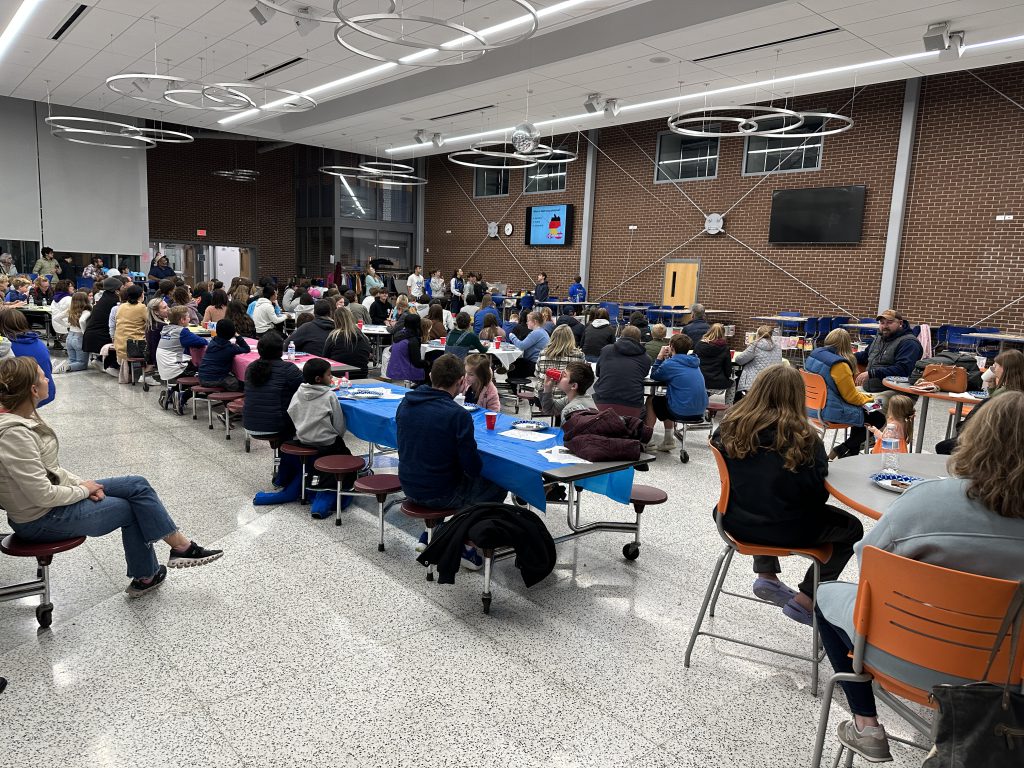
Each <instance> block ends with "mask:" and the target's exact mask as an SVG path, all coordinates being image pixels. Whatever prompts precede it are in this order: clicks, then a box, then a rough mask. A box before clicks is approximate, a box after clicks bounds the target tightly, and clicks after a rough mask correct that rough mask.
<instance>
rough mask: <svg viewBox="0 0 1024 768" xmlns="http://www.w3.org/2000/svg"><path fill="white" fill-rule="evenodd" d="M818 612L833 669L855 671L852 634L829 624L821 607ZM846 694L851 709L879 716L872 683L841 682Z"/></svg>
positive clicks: (866, 715)
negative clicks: (851, 656) (852, 656)
mask: <svg viewBox="0 0 1024 768" xmlns="http://www.w3.org/2000/svg"><path fill="white" fill-rule="evenodd" d="M815 610H816V611H817V613H818V633H819V635H820V637H821V645H822V647H823V648H824V649H825V654H826V655H827V656H828V660H829V661H830V662H832V669H834V670H835V671H836V672H853V660H852V659H851V658H850V655H849V654H850V651H852V650H853V641H852V640H850V636H849V635H847V634H846V632H845V631H843V630H842V629H840V628H839V627H837V626H835V625H833V624H829V622H828V619H826V618H825V616H824V614H823V613H822V612H821V609H817V608H816V609H815ZM839 685H840V686H842V689H843V692H844V693H845V694H846V701H847V703H848V704H849V705H850V711H851V712H853V714H855V715H860V716H861V717H877V716H878V710H876V709H875V694H874V691H873V690H872V688H871V683H847V682H842V683H839Z"/></svg>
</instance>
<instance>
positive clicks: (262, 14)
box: [249, 3, 277, 27]
mask: <svg viewBox="0 0 1024 768" xmlns="http://www.w3.org/2000/svg"><path fill="white" fill-rule="evenodd" d="M249 13H250V14H252V17H253V18H254V19H256V23H257V24H259V25H260V26H261V27H262V26H263V25H264V24H266V23H267V22H268V21H270V20H271V19H272V18H273V16H274V14H275V13H277V11H275V10H274V9H273V8H270V7H268V6H266V5H261V4H260V3H256V5H254V6H253V7H252V8H250V9H249Z"/></svg>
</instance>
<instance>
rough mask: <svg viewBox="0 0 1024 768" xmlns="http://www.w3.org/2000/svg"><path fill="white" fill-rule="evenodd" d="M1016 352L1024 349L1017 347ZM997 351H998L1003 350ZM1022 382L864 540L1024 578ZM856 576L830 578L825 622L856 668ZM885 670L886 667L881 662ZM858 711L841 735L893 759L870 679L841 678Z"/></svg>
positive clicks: (909, 673)
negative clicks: (933, 476) (939, 473)
mask: <svg viewBox="0 0 1024 768" xmlns="http://www.w3.org/2000/svg"><path fill="white" fill-rule="evenodd" d="M1018 354H1020V353H1019V352H1018ZM997 359H998V358H997ZM1021 456H1024V392H1020V391H1008V392H1006V393H1004V394H1001V395H999V397H997V398H995V399H994V400H992V401H991V402H989V403H987V404H986V405H985V407H984V408H981V409H978V410H977V411H975V415H972V417H971V420H970V422H969V423H968V424H967V425H966V426H965V427H964V430H963V432H962V433H961V435H960V446H959V447H958V448H957V450H956V452H955V453H954V454H953V455H952V457H950V459H949V463H948V470H949V474H950V475H951V477H947V478H942V479H938V480H926V481H924V482H921V483H915V484H914V485H913V486H912V487H911V488H909V489H908V490H907V491H906V493H904V494H903V495H902V496H900V497H899V498H898V499H896V501H894V502H893V503H892V505H891V506H890V507H889V509H888V510H886V512H885V514H884V515H883V516H882V518H881V519H880V520H879V521H878V523H877V524H876V525H875V527H874V528H872V529H871V532H870V533H868V535H867V536H865V537H864V540H863V541H862V542H860V543H859V544H858V545H857V547H856V550H857V556H858V558H859V557H860V556H861V555H862V553H863V550H864V547H877V548H879V549H882V550H885V551H886V552H892V553H893V554H895V555H899V556H900V557H905V558H908V559H910V560H920V561H921V562H925V563H930V564H931V565H937V566H939V567H941V568H949V569H952V570H957V571H963V572H965V573H973V574H977V575H978V576H988V577H990V578H994V579H1009V580H1011V581H1021V580H1024V557H1021V552H1022V551H1024V462H1022V461H1021ZM856 600H857V585H856V584H848V583H845V582H837V583H833V584H822V585H821V588H820V591H819V598H818V613H819V621H818V626H819V629H820V631H821V641H822V645H823V646H824V647H825V652H826V653H827V654H828V658H829V661H830V662H832V667H833V668H834V669H835V671H836V672H853V665H852V662H851V659H850V651H851V650H852V649H853V642H852V640H853V637H854V629H853V607H854V604H855V602H856ZM883 671H884V667H883ZM889 674H891V675H892V676H893V677H895V678H896V680H897V681H899V680H907V681H908V682H913V685H914V687H915V688H922V689H924V690H931V689H932V687H934V686H936V685H944V684H950V683H952V684H956V683H960V682H962V681H960V680H951V679H949V677H948V676H945V675H943V674H942V673H941V672H936V671H934V670H931V669H928V668H927V667H921V666H917V665H909V666H905V667H904V668H902V669H899V670H896V669H895V668H894V669H892V670H891V671H890V672H889ZM840 685H841V686H842V687H843V691H844V693H845V694H846V698H847V701H848V703H849V705H850V711H851V712H852V713H853V719H852V720H846V721H844V722H842V723H840V724H839V741H841V742H842V743H843V744H844V745H846V746H847V747H849V748H850V749H851V750H853V751H854V752H856V753H857V754H859V755H861V756H862V757H865V758H867V759H868V760H871V761H872V762H883V761H887V760H891V759H892V757H891V755H890V753H889V740H888V738H887V737H886V734H885V729H884V728H883V727H882V725H881V724H880V723H879V722H878V712H877V711H876V709H875V698H874V694H873V693H872V690H871V683H847V682H844V683H840Z"/></svg>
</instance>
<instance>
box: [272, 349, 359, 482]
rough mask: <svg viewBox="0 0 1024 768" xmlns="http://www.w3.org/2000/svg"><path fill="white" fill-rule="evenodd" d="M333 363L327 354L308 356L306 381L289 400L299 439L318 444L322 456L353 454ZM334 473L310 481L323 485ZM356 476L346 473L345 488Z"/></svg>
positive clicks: (303, 370)
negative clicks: (337, 390)
mask: <svg viewBox="0 0 1024 768" xmlns="http://www.w3.org/2000/svg"><path fill="white" fill-rule="evenodd" d="M333 383H334V379H333V377H332V376H331V364H330V362H329V361H327V360H324V359H323V358H319V357H318V358H315V359H313V360H307V361H306V364H305V365H304V366H302V384H300V385H299V388H298V389H297V390H296V392H295V394H294V395H292V400H291V402H290V403H289V404H288V416H289V417H290V418H291V420H292V423H293V424H294V425H295V440H296V442H298V443H299V444H301V445H303V446H305V447H307V448H316V450H317V458H320V457H322V456H351V455H352V451H350V450H349V449H348V446H347V445H345V414H344V413H343V412H342V410H341V403H339V402H338V396H337V394H336V393H335V391H334V389H332V385H333ZM328 480H330V476H323V475H319V476H314V477H313V478H311V480H310V485H312V486H314V487H318V488H323V487H326V486H327V485H328V482H327V481H328ZM355 481H356V476H355V475H354V474H352V475H345V476H344V478H343V479H342V487H343V488H351V487H352V484H353V483H354V482H355Z"/></svg>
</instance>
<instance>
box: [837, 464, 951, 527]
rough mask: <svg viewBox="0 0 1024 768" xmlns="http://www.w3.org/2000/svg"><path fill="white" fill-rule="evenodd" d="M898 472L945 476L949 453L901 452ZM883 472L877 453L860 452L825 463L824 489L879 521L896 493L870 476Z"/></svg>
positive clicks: (896, 495)
mask: <svg viewBox="0 0 1024 768" xmlns="http://www.w3.org/2000/svg"><path fill="white" fill-rule="evenodd" d="M899 458H900V470H899V471H900V472H901V473H903V474H908V475H914V476H916V477H922V478H924V479H926V480H934V479H937V478H942V477H948V476H949V472H948V471H947V469H946V461H947V460H948V459H949V457H948V456H937V455H936V454H933V453H901V454H899ZM881 471H882V457H881V455H879V454H877V453H859V454H857V455H856V456H848V457H846V458H845V459H837V460H836V461H833V462H831V463H830V464H829V465H828V477H826V478H825V488H826V489H828V492H829V493H831V494H832V496H833V497H834V498H835V499H836V500H838V501H840V502H842V503H843V504H846V505H847V506H848V507H850V508H851V509H853V510H855V511H857V512H860V513H861V514H862V515H866V516H867V517H870V518H871V519H872V520H878V519H879V518H880V517H881V516H882V515H884V514H885V512H886V511H887V510H888V509H889V507H890V506H891V505H892V503H893V502H894V501H896V499H898V498H899V497H900V495H899V494H898V493H894V492H893V491H887V490H885V489H883V488H879V487H878V486H877V485H875V484H874V483H873V482H871V475H873V474H875V473H876V472H881Z"/></svg>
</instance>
